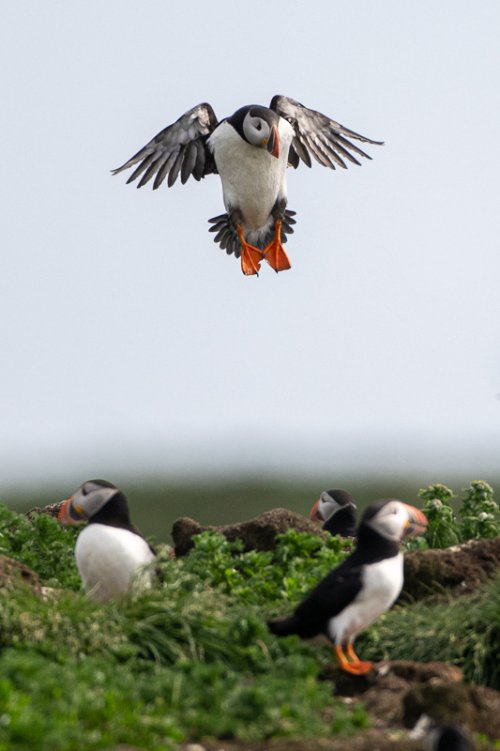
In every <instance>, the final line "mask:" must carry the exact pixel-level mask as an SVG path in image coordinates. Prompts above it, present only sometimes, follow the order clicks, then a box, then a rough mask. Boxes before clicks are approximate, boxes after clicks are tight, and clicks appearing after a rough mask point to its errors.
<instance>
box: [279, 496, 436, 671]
mask: <svg viewBox="0 0 500 751" xmlns="http://www.w3.org/2000/svg"><path fill="white" fill-rule="evenodd" d="M426 525H427V520H426V518H425V516H424V515H423V514H422V512H421V511H420V510H419V509H416V508H414V507H413V506H408V505H407V504H405V503H402V502H401V501H396V500H388V501H379V502H377V503H374V504H372V505H371V506H369V507H368V508H367V509H366V510H365V512H364V514H363V516H362V518H361V521H360V524H359V527H358V533H357V537H358V544H357V547H356V549H355V550H354V552H353V553H351V555H350V556H349V557H348V558H346V560H345V561H343V563H341V564H340V566H338V567H337V568H335V569H334V570H333V571H331V572H330V573H329V574H328V575H327V576H326V577H325V578H324V579H322V580H321V581H320V582H319V584H318V585H317V586H316V587H315V588H314V589H313V590H312V592H311V593H310V594H309V595H308V596H307V597H306V598H305V600H303V601H302V602H301V603H300V604H299V605H298V607H297V608H296V609H295V611H294V613H292V615H291V616H289V617H288V618H285V619H279V620H273V621H269V622H268V626H269V628H270V630H271V631H272V632H273V633H274V634H276V635H277V636H288V635H290V634H297V635H298V636H300V637H302V638H312V637H314V636H316V635H318V634H324V635H325V636H327V637H328V638H329V639H330V640H331V641H332V643H333V644H334V649H335V653H336V655H337V658H338V661H339V663H340V666H341V668H343V669H344V670H346V671H348V672H351V673H355V674H361V673H366V672H368V670H370V669H371V667H372V666H371V663H368V662H361V661H360V660H359V658H358V657H357V655H356V654H355V653H354V650H353V646H352V644H353V642H354V639H355V638H356V636H357V635H358V633H359V632H360V631H361V630H362V629H364V628H366V627H367V626H368V625H370V623H373V621H374V620H375V619H376V618H378V617H379V616H380V615H382V613H384V612H385V611H386V610H388V608H390V606H391V605H392V604H393V602H394V601H395V600H396V598H397V597H398V595H399V593H400V591H401V588H402V586H403V555H402V553H401V552H400V549H399V543H400V541H401V540H402V539H403V537H406V536H409V535H412V534H418V533H421V532H422V531H423V530H424V529H425V527H426ZM344 650H346V652H347V655H346V653H345V652H344Z"/></svg>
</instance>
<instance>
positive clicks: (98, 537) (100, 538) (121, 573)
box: [75, 524, 155, 602]
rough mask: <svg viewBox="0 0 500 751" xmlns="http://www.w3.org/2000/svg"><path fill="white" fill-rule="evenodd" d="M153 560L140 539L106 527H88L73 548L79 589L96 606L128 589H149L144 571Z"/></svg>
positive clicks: (149, 575) (83, 530)
mask: <svg viewBox="0 0 500 751" xmlns="http://www.w3.org/2000/svg"><path fill="white" fill-rule="evenodd" d="M154 558H155V556H154V554H153V552H152V551H151V549H150V547H149V545H148V543H147V542H146V540H144V538H143V537H141V536H140V535H138V534H136V533H135V532H130V531H129V530H128V529H119V528H117V527H110V526H108V525H106V524H89V525H88V526H87V527H85V529H82V531H81V532H80V534H79V535H78V539H77V541H76V545H75V559H76V565H77V567H78V571H79V573H80V576H81V579H82V582H83V587H84V589H85V591H86V592H87V594H88V596H89V597H90V598H91V599H93V600H96V601H99V602H105V601H107V600H111V599H113V598H115V597H119V596H121V595H125V594H126V593H127V592H128V591H129V590H130V589H131V587H132V586H136V587H137V588H141V589H143V588H145V587H146V588H147V587H149V586H150V585H151V572H150V571H148V570H147V569H144V567H145V566H147V564H148V563H151V562H152V561H153V560H154ZM141 569H142V570H141Z"/></svg>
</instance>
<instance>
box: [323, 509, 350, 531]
mask: <svg viewBox="0 0 500 751" xmlns="http://www.w3.org/2000/svg"><path fill="white" fill-rule="evenodd" d="M323 529H324V530H325V532H329V533H330V534H331V535H341V536H342V537H354V535H355V534H356V506H353V505H352V504H349V505H348V506H343V507H342V508H341V509H339V510H338V511H336V512H335V513H334V514H332V515H331V517H330V518H329V519H327V520H326V522H325V523H324V524H323Z"/></svg>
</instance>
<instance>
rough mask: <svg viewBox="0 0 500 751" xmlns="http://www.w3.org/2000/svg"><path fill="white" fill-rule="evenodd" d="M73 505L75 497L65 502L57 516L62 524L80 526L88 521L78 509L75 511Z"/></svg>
mask: <svg viewBox="0 0 500 751" xmlns="http://www.w3.org/2000/svg"><path fill="white" fill-rule="evenodd" d="M72 503H73V496H70V497H69V498H66V500H65V501H63V503H62V506H61V508H60V509H59V513H58V515H57V519H58V521H59V522H60V523H61V524H80V523H81V522H84V521H86V519H85V518H84V517H83V516H80V515H79V513H78V509H75V508H74V506H73V505H72Z"/></svg>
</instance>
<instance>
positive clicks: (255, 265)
mask: <svg viewBox="0 0 500 751" xmlns="http://www.w3.org/2000/svg"><path fill="white" fill-rule="evenodd" d="M236 231H237V233H238V237H239V238H240V242H241V270H242V272H243V273H244V274H245V276H252V275H253V274H257V276H258V274H259V271H260V264H261V262H262V260H263V258H264V252H263V251H262V250H259V249H258V248H256V247H254V246H253V245H250V244H249V243H247V241H246V240H245V236H244V234H243V230H242V228H241V227H240V226H239V225H238V226H237V227H236Z"/></svg>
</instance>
